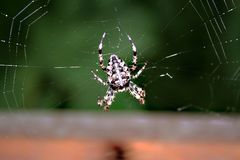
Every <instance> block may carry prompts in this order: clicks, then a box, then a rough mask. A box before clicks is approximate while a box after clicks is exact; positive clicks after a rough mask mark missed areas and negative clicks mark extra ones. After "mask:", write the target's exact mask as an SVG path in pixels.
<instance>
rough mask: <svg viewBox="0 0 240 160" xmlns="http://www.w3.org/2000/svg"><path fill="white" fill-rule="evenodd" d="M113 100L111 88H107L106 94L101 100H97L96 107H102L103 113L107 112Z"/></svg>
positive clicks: (113, 94)
mask: <svg viewBox="0 0 240 160" xmlns="http://www.w3.org/2000/svg"><path fill="white" fill-rule="evenodd" d="M114 98H115V93H114V91H113V90H112V88H108V90H107V94H106V95H105V96H104V98H103V99H101V98H98V105H99V106H100V107H103V109H104V111H106V112H107V111H109V107H110V106H111V105H112V102H113V100H114Z"/></svg>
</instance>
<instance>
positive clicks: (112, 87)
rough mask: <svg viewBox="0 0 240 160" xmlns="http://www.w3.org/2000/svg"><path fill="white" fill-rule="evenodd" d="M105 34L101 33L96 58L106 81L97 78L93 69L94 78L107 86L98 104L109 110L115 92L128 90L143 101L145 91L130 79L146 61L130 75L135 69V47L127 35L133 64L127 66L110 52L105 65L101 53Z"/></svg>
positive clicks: (136, 76) (139, 72)
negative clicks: (104, 73)
mask: <svg viewBox="0 0 240 160" xmlns="http://www.w3.org/2000/svg"><path fill="white" fill-rule="evenodd" d="M105 36H106V33H103V36H102V39H101V41H100V44H99V47H98V58H99V65H100V67H101V68H102V70H103V71H105V72H106V74H107V75H108V80H107V82H104V81H103V80H102V79H101V78H99V77H98V76H97V75H96V74H95V73H94V72H93V71H92V73H93V76H94V79H95V80H97V81H99V82H100V83H101V84H103V85H104V86H109V88H108V90H107V93H106V95H105V96H104V98H103V99H101V98H98V102H97V103H98V105H99V106H101V107H103V108H104V111H109V107H110V106H111V104H112V102H113V100H114V98H115V94H116V93H118V92H124V91H129V92H130V94H131V95H133V96H134V97H135V98H136V99H137V100H138V101H139V102H140V104H144V103H145V100H144V98H145V91H144V90H143V89H142V88H140V87H138V86H137V85H136V84H134V83H133V82H132V81H131V79H136V78H138V76H139V75H140V74H141V73H142V72H143V70H144V69H145V67H146V65H147V63H145V64H144V66H143V67H142V68H141V69H140V70H139V71H138V72H137V73H136V74H135V75H131V72H132V71H135V70H136V68H137V49H136V46H135V45H134V43H133V41H132V39H131V37H130V36H129V35H127V36H128V39H129V41H130V43H131V45H132V50H133V60H132V63H133V65H132V66H131V67H130V68H129V67H128V66H127V65H126V63H125V62H124V61H123V60H122V59H121V58H119V57H118V56H117V55H115V54H111V56H110V59H109V60H108V65H107V67H106V66H104V64H103V55H102V48H103V40H104V38H105Z"/></svg>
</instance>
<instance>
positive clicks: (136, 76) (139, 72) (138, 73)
mask: <svg viewBox="0 0 240 160" xmlns="http://www.w3.org/2000/svg"><path fill="white" fill-rule="evenodd" d="M146 65H147V63H145V64H144V66H143V67H142V68H141V69H140V70H139V71H138V72H137V74H135V75H134V76H132V78H133V79H136V78H138V77H139V75H140V74H141V73H142V72H143V71H144V69H145V68H146Z"/></svg>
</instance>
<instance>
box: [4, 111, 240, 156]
mask: <svg viewBox="0 0 240 160" xmlns="http://www.w3.org/2000/svg"><path fill="white" fill-rule="evenodd" d="M0 159H1V160H5V159H6V160H11V159H13V160H15V159H16V160H21V159H23V160H35V159H40V160H42V159H43V160H48V159H49V160H52V159H53V160H55V159H57V160H65V159H66V160H68V159H73V160H74V159H84V160H85V159H86V160H97V159H99V160H106V159H110V160H111V159H112V160H120V159H121V160H125V159H126V160H158V159H164V160H215V159H216V160H218V159H219V160H221V159H224V160H225V159H226V160H239V159H240V117H239V116H238V115H224V114H220V115H213V114H205V115H200V114H186V113H178V114H173V113H172V114H171V113H123V112H109V113H101V114H97V113H80V112H79V113H64V112H61V113H1V114H0Z"/></svg>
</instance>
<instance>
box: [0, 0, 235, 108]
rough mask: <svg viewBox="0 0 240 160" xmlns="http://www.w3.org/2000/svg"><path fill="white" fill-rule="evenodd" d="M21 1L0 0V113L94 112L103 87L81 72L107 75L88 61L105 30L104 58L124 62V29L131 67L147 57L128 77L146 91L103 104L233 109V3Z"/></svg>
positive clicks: (126, 55)
mask: <svg viewBox="0 0 240 160" xmlns="http://www.w3.org/2000/svg"><path fill="white" fill-rule="evenodd" d="M30 2H31V1H30V0H19V1H13V0H10V1H6V0H5V1H1V2H0V3H1V5H0V12H1V15H0V22H1V23H0V31H1V32H0V39H1V43H0V53H1V54H0V56H1V57H0V64H1V66H0V74H1V76H0V93H1V94H0V107H1V109H2V110H10V111H13V110H20V111H21V110H31V109H40V110H41V109H77V110H81V109H83V110H97V97H98V96H100V97H103V96H104V95H105V92H106V90H107V87H104V86H102V85H101V84H99V83H98V82H96V81H95V80H93V76H92V74H91V70H95V69H98V70H99V72H97V74H98V75H99V76H100V77H102V78H103V79H106V78H107V77H106V75H105V74H104V73H103V72H102V71H101V70H100V68H99V66H98V64H97V62H98V59H97V57H98V55H97V48H98V44H99V42H100V39H101V36H102V34H103V32H106V33H107V37H106V39H105V41H104V58H105V63H107V59H108V58H109V56H110V53H116V54H118V55H119V56H120V57H121V58H122V59H124V60H125V61H126V62H127V63H128V64H129V65H130V64H131V58H132V51H131V45H130V43H129V42H128V39H127V36H126V34H129V35H130V36H131V37H132V39H133V41H134V42H135V44H136V46H137V49H138V52H139V54H138V65H139V68H140V67H141V66H142V65H143V64H144V62H146V61H147V62H148V67H147V69H146V70H145V71H144V72H143V73H142V76H140V77H139V78H138V79H137V80H136V81H134V82H135V83H136V84H138V85H139V86H141V87H143V88H144V89H145V90H146V93H147V97H146V105H144V106H141V105H139V103H138V102H137V101H136V100H135V99H134V98H133V97H132V96H130V94H129V93H121V94H117V96H116V99H115V102H114V103H113V105H112V107H111V110H129V111H131V110H167V111H201V112H206V113H212V112H239V105H240V102H239V96H240V86H239V74H240V73H239V61H238V60H239V49H240V47H239V40H238V37H239V27H240V22H239V18H240V14H239V13H240V12H239V1H230V0H228V1H226V4H225V3H224V0H220V1H216V2H215V4H214V3H213V2H214V1H206V0H202V1H191V3H190V1H183V0H181V1H173V0H171V1H163V0H158V1H137V0H131V1H127V0H125V1H120V0H106V1H97V0H71V1H56V0H51V1H50V3H48V2H47V1H44V0H39V1H36V2H33V3H31V4H30ZM201 2H202V3H201ZM207 2H209V4H208V3H207ZM233 2H234V3H235V4H234V3H233ZM28 4H30V5H29V6H28ZM215 5H216V6H215ZM27 6H28V7H27ZM25 7H27V8H26V9H24V8H25ZM39 7H42V8H39ZM23 9H24V10H23ZM21 11H22V12H21ZM45 12H48V13H47V14H46V15H45ZM18 13H20V14H19V15H18ZM32 13H33V14H32ZM6 14H7V15H8V16H7V17H6V16H5V15H6ZM43 14H44V16H41V15H43ZM16 15H17V16H16ZM29 15H31V16H30V17H28V16H29ZM14 16H16V17H15V18H14V24H13V29H12V36H11V38H10V39H9V37H10V30H11V24H12V22H13V21H12V20H13V17H14ZM26 17H28V18H26ZM39 17H40V19H38V18H39ZM32 22H34V23H32ZM20 24H21V25H20ZM19 28H20V29H19ZM28 28H29V30H28ZM27 32H28V33H27ZM26 34H28V36H27V37H26ZM211 41H212V42H211ZM24 46H25V49H26V50H25V49H24ZM214 49H215V50H216V51H214ZM216 53H217V54H218V56H219V58H218V57H217V56H216ZM224 53H225V55H226V56H224ZM173 54H178V56H174V57H171V58H166V57H167V56H170V55H173ZM25 55H26V56H25ZM14 65H17V66H14ZM71 66H77V67H71ZM59 67H60V68H59ZM165 73H169V74H170V75H172V76H173V78H172V79H170V78H169V77H161V76H160V75H162V74H165Z"/></svg>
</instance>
